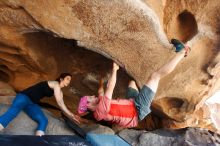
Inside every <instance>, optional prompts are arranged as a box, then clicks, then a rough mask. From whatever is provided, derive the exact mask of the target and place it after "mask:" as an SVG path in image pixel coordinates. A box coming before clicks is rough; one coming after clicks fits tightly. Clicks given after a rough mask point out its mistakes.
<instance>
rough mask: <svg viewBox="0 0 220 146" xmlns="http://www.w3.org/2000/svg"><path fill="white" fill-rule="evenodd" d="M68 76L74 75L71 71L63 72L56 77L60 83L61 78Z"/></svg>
mask: <svg viewBox="0 0 220 146" xmlns="http://www.w3.org/2000/svg"><path fill="white" fill-rule="evenodd" d="M66 76H70V77H72V75H71V74H70V73H61V74H60V76H59V77H58V78H57V79H56V81H58V82H59V83H60V79H64V78H65V77H66Z"/></svg>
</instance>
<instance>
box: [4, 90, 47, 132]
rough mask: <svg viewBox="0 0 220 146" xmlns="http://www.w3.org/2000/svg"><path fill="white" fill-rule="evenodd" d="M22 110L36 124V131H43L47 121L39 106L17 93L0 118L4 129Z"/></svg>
mask: <svg viewBox="0 0 220 146" xmlns="http://www.w3.org/2000/svg"><path fill="white" fill-rule="evenodd" d="M21 110H23V111H24V112H25V113H26V114H27V115H28V116H29V117H30V118H31V119H33V120H34V121H36V122H37V123H38V127H37V130H41V131H43V132H44V131H45V130H46V127H47V124H48V120H47V118H46V116H45V115H44V113H43V111H42V110H41V108H40V106H39V105H37V104H34V103H33V102H32V101H31V100H30V98H29V97H28V96H26V95H24V94H21V93H18V94H17V95H16V97H15V99H14V101H13V103H12V105H11V107H10V108H9V109H8V111H7V112H5V113H4V114H3V115H2V116H0V123H1V124H2V126H3V127H6V126H7V125H8V124H9V122H11V121H12V120H13V119H14V118H15V117H16V116H17V115H18V114H19V113H20V111H21Z"/></svg>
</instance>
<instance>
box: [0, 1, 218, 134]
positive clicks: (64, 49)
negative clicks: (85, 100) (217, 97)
mask: <svg viewBox="0 0 220 146" xmlns="http://www.w3.org/2000/svg"><path fill="white" fill-rule="evenodd" d="M219 7H220V1H219V0H212V1H210V0H182V1H181V2H180V1H179V0H158V1H154V0H145V1H141V0H129V1H128V0H121V1H116V0H113V1H108V0H104V1H103V0H92V1H90V0H80V1H78V0H53V1H50V0H32V1H27V0H4V1H1V2H0V25H1V27H0V79H1V80H2V81H4V82H7V83H10V84H11V85H12V86H13V87H14V88H15V89H16V91H19V90H22V89H24V88H26V87H27V86H29V85H31V84H33V83H36V82H38V81H39V80H45V79H50V80H51V79H54V78H55V77H56V76H57V75H58V74H59V73H61V72H71V73H72V74H73V83H72V84H71V87H70V88H69V89H68V90H67V91H66V92H65V93H66V95H67V96H73V94H74V96H75V97H79V96H81V95H84V94H95V93H96V91H95V90H96V88H97V80H98V79H99V78H100V75H101V76H105V77H106V76H107V75H108V72H109V71H108V70H109V69H110V68H111V61H110V60H114V61H116V62H117V63H118V64H120V66H121V67H122V68H123V69H124V71H121V72H120V75H119V76H120V77H119V82H120V84H118V86H117V87H116V94H115V96H123V95H124V93H125V88H126V84H127V81H128V80H129V79H131V78H134V79H135V80H136V81H137V83H138V85H139V86H140V87H141V86H142V85H143V84H144V83H145V82H146V80H147V79H148V77H149V76H150V75H151V74H152V73H153V72H154V71H155V70H157V69H158V68H159V67H160V66H161V65H163V64H164V63H165V62H167V61H169V59H170V58H171V57H173V55H174V52H173V51H172V50H171V46H170V45H169V40H170V39H171V38H173V37H175V38H178V39H180V40H182V41H184V42H186V43H187V44H188V45H189V46H191V48H192V51H191V53H190V54H189V56H188V57H186V58H185V59H184V60H183V61H181V63H180V64H179V65H178V66H177V68H176V69H175V71H174V72H172V73H171V74H170V75H168V76H166V77H164V78H163V79H162V80H161V81H160V86H159V89H158V92H157V95H156V97H155V100H154V103H153V105H152V109H153V112H154V114H156V115H157V116H159V117H160V118H161V119H163V123H162V125H160V126H162V127H167V128H184V127H188V126H190V127H194V126H195V127H206V128H209V129H211V130H213V131H214V130H215V128H214V127H213V126H212V125H210V124H208V123H207V122H206V121H205V120H204V119H202V117H203V114H204V112H203V111H202V110H200V111H197V112H196V113H195V112H194V108H195V105H196V104H197V103H198V102H199V101H201V100H202V99H205V98H208V97H210V96H211V95H212V94H213V93H214V92H215V91H216V90H217V89H218V88H219V85H220V80H219V71H220V70H219V58H220V55H219V25H220V24H219V22H220V21H219V18H220V17H219V15H220V12H219V11H220V9H219ZM85 49H86V50H85ZM88 50H91V51H92V52H91V51H88ZM97 53H98V54H97ZM107 58H108V59H110V60H108V59H107ZM122 89H123V90H122ZM70 101H71V102H68V104H69V106H72V105H73V104H74V105H76V104H77V102H78V98H73V99H71V100H70ZM72 108H73V109H75V108H76V107H75V106H74V107H72Z"/></svg>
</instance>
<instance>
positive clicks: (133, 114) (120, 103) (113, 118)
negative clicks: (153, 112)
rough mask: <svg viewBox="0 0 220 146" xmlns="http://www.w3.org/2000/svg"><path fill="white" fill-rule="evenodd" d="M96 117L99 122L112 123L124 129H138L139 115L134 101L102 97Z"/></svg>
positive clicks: (95, 113)
mask: <svg viewBox="0 0 220 146" xmlns="http://www.w3.org/2000/svg"><path fill="white" fill-rule="evenodd" d="M94 117H95V119H96V120H97V121H100V120H105V121H110V122H112V123H115V124H118V125H119V126H122V127H136V126H137V124H138V114H137V110H136V107H135V104H134V101H133V100H132V99H112V100H111V99H108V98H107V97H105V96H100V97H99V104H98V106H97V108H96V110H95V111H94Z"/></svg>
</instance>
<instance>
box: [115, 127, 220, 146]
mask: <svg viewBox="0 0 220 146" xmlns="http://www.w3.org/2000/svg"><path fill="white" fill-rule="evenodd" d="M119 135H120V136H121V137H122V138H123V139H125V140H126V141H127V142H128V143H130V144H131V145H135V146H136V145H138V146H151V145H157V146H164V145H167V146H168V145H169V146H170V145H172V146H179V145H184V146H192V145H199V146H207V145H219V144H220V136H219V135H217V134H214V133H213V132H210V131H208V130H202V129H198V128H188V129H181V130H165V129H159V130H155V131H152V132H146V131H145V132H144V131H136V130H128V129H127V130H123V131H121V132H120V133H119Z"/></svg>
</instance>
